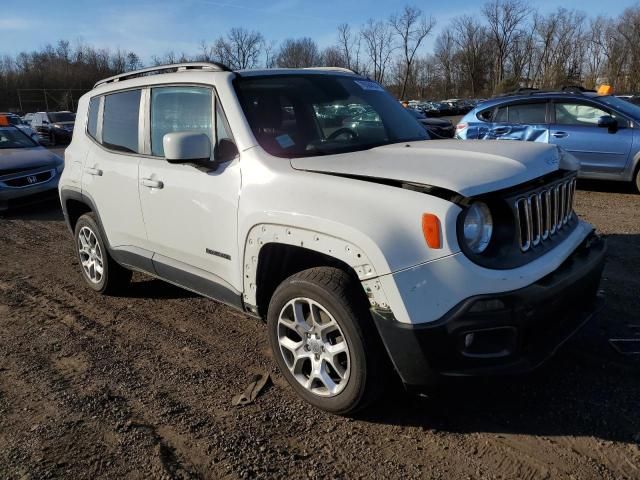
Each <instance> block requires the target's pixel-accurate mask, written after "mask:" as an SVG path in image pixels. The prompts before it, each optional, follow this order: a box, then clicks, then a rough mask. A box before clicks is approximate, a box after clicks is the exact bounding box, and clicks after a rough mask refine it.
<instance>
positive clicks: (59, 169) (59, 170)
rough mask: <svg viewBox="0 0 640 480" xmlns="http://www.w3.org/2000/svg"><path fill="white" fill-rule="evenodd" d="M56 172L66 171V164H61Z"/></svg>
mask: <svg viewBox="0 0 640 480" xmlns="http://www.w3.org/2000/svg"><path fill="white" fill-rule="evenodd" d="M56 170H57V172H58V173H62V171H63V170H64V163H61V164H60V165H58V166H57V167H56Z"/></svg>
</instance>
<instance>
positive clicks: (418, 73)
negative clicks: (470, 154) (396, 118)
mask: <svg viewBox="0 0 640 480" xmlns="http://www.w3.org/2000/svg"><path fill="white" fill-rule="evenodd" d="M435 25H436V22H435V20H434V19H433V17H431V16H429V15H427V14H426V13H425V12H423V11H422V10H421V9H420V8H418V7H415V6H410V5H407V6H405V7H404V8H402V9H401V10H400V11H398V12H397V13H395V14H393V15H391V16H390V17H388V18H385V19H370V20H368V21H367V22H366V23H364V24H363V25H351V24H349V23H343V24H340V25H338V26H337V29H336V36H335V42H334V43H333V44H332V45H329V46H327V47H325V48H320V46H319V45H318V43H317V42H316V41H315V40H313V39H312V38H292V39H287V40H284V41H283V42H281V43H280V44H276V43H275V42H273V41H269V40H267V39H266V38H265V37H264V36H263V34H262V33H260V32H258V31H253V30H248V29H246V28H243V27H236V28H232V29H230V30H229V31H228V32H227V33H226V34H225V35H223V36H221V37H219V38H217V39H215V40H214V41H213V42H207V41H202V42H201V44H200V45H199V48H198V50H197V51H195V52H180V53H176V52H166V53H164V54H163V55H159V56H153V57H151V59H150V60H149V61H147V62H146V63H147V65H146V66H153V65H161V64H167V63H176V62H185V61H217V62H221V63H224V64H225V65H227V66H229V67H230V68H232V69H247V68H256V67H268V68H271V67H292V68H300V67H313V66H336V67H344V68H349V69H352V70H355V71H357V72H358V73H361V74H364V75H367V76H369V77H370V78H372V79H374V80H376V81H378V82H380V83H382V84H384V85H385V86H386V87H387V88H389V89H390V90H391V92H392V93H393V94H395V95H396V96H398V98H401V99H442V98H450V97H475V98H478V97H487V96H490V95H492V94H495V93H501V92H505V91H510V90H513V89H515V88H518V87H536V88H557V87H561V86H564V85H582V86H585V87H587V88H593V87H595V86H596V85H598V84H601V83H608V84H610V85H612V86H613V87H614V89H615V90H616V91H617V92H637V91H640V6H639V5H636V6H633V7H630V8H627V9H626V10H625V11H624V12H623V13H622V14H620V15H619V16H617V17H604V16H597V17H589V16H587V15H586V14H585V13H584V12H581V11H577V10H568V9H565V8H561V7H560V8H558V9H557V10H556V11H553V12H550V13H541V12H539V11H537V10H535V9H532V8H530V6H529V4H528V3H525V2H524V0H489V1H488V2H487V3H485V4H484V5H483V6H482V7H481V9H480V11H479V12H476V13H475V14H467V15H461V16H458V17H456V18H454V19H452V20H451V21H450V22H448V24H446V25H444V26H443V27H442V28H441V30H440V32H439V34H438V35H437V37H435V38H433V39H432V40H433V45H434V46H433V48H432V51H427V48H426V46H425V44H426V42H427V41H428V40H429V39H430V37H431V36H432V35H433V33H434V27H435ZM143 63H144V62H143V61H142V59H141V58H140V57H139V56H138V55H137V54H136V53H135V52H134V51H133V50H122V49H117V50H109V49H98V48H94V47H92V46H90V45H86V44H83V43H76V44H74V45H72V44H71V43H70V42H68V41H67V40H60V41H58V43H57V44H56V45H47V46H45V47H44V48H42V49H40V50H38V51H32V52H22V53H19V54H17V55H15V56H10V55H4V56H3V57H2V58H1V59H0V109H2V110H7V109H11V110H18V109H19V108H20V105H19V102H18V90H21V91H22V92H23V96H22V98H24V92H25V91H27V89H35V88H40V89H42V88H46V89H50V90H51V91H56V92H61V93H60V94H56V95H54V96H57V98H58V100H57V101H58V102H59V103H64V102H67V105H68V103H69V101H71V103H73V95H74V93H73V92H79V93H81V92H82V91H86V90H88V89H90V88H91V87H92V86H93V84H94V83H95V82H96V81H97V80H99V79H101V78H104V77H108V76H111V75H115V74H118V73H122V72H126V71H131V70H135V69H138V68H141V67H143V66H145V65H143ZM58 89H59V90H58ZM64 90H67V91H68V92H66V93H65V91H64ZM79 93H78V95H79ZM37 95H39V94H38V92H36V96H37ZM70 97H71V98H70ZM59 99H62V100H59ZM28 102H32V103H36V102H37V101H35V100H28V101H27V103H28ZM30 106H31V105H30ZM38 108H43V107H42V106H38ZM68 108H69V107H68ZM22 109H23V110H26V108H25V106H24V105H22ZM32 109H33V108H32Z"/></svg>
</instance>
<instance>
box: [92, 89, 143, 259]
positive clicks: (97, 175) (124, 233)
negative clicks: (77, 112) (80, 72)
mask: <svg viewBox="0 0 640 480" xmlns="http://www.w3.org/2000/svg"><path fill="white" fill-rule="evenodd" d="M140 93H141V91H140V89H134V90H127V91H123V92H117V93H112V94H108V95H105V96H104V97H102V98H101V100H100V103H96V102H94V104H93V105H94V108H95V107H96V106H99V107H98V108H99V110H98V114H97V116H98V121H97V125H95V126H94V125H93V124H92V123H91V121H90V122H88V125H87V130H88V131H87V133H86V134H87V135H88V136H89V137H91V138H92V139H93V140H94V141H93V142H92V144H91V149H90V151H89V155H88V156H87V159H86V161H85V164H84V168H83V172H82V188H83V191H84V192H85V193H86V194H87V195H89V196H90V197H91V199H92V200H93V202H94V203H95V205H96V207H97V209H98V214H99V215H100V220H101V222H102V226H103V228H104V230H105V233H106V235H107V238H108V240H109V243H110V245H111V246H112V247H122V248H129V249H130V247H137V248H140V247H144V245H145V244H146V232H145V228H144V223H143V221H142V212H141V210H140V197H139V194H138V166H139V164H140V156H139V152H140V129H139V125H140V113H139V112H140ZM90 113H92V112H90ZM90 120H91V115H90ZM94 128H95V130H94ZM94 132H95V134H94Z"/></svg>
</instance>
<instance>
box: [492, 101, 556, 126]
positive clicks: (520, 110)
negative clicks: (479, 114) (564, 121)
mask: <svg viewBox="0 0 640 480" xmlns="http://www.w3.org/2000/svg"><path fill="white" fill-rule="evenodd" d="M546 111H547V105H546V103H520V104H518V103H516V104H513V105H506V106H504V107H500V108H498V111H497V112H496V116H495V118H494V120H493V121H494V122H498V123H523V124H532V123H534V124H535V123H545V117H546Z"/></svg>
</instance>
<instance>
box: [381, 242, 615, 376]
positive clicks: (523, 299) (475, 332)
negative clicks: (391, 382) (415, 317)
mask: <svg viewBox="0 0 640 480" xmlns="http://www.w3.org/2000/svg"><path fill="white" fill-rule="evenodd" d="M605 253H606V244H605V241H604V240H603V239H601V238H600V237H598V236H596V235H591V236H589V237H587V238H586V239H585V240H584V241H583V242H582V243H581V244H580V246H579V247H578V248H577V249H576V250H575V252H574V253H573V254H572V255H571V256H570V257H568V258H567V259H566V260H565V261H564V263H562V265H560V267H559V268H557V269H556V270H555V271H553V272H552V273H550V274H549V275H547V276H545V277H544V278H542V279H540V280H539V281H537V282H535V283H533V284H531V285H529V286H527V287H524V288H521V289H519V290H514V291H511V292H506V293H499V294H489V295H477V296H473V297H471V298H468V299H466V300H464V301H462V302H460V303H459V304H458V305H456V306H455V307H454V308H452V309H451V310H450V311H449V312H447V313H446V314H445V315H444V316H443V317H442V318H441V319H439V320H437V321H435V322H429V323H426V324H413V325H412V324H405V323H400V322H398V321H396V320H395V318H394V317H393V314H392V312H390V311H388V310H386V311H385V310H379V309H373V310H372V312H373V318H374V320H375V323H376V326H377V328H378V331H379V332H380V335H381V337H382V340H383V342H384V344H385V347H386V349H387V352H388V353H389V356H390V358H391V361H392V362H393V364H394V366H395V368H396V370H397V372H398V373H399V375H400V377H401V378H402V380H403V382H404V383H405V384H406V385H409V386H421V385H427V384H428V383H430V381H431V379H432V378H433V374H434V373H439V374H441V375H447V376H461V375H489V374H513V373H521V372H526V371H529V370H532V369H534V368H536V367H537V366H539V365H540V364H542V363H543V362H544V361H545V360H546V359H548V358H549V357H550V356H552V355H553V354H554V353H555V351H556V350H557V349H558V348H559V347H560V346H561V345H562V344H563V343H564V342H565V341H566V340H568V339H569V338H570V337H571V336H572V335H573V333H575V332H576V331H577V330H578V329H579V328H580V327H581V326H582V325H583V324H584V323H586V321H587V320H589V318H591V316H592V315H593V313H594V312H595V311H596V310H597V309H598V306H599V304H600V303H601V302H600V301H599V298H598V296H597V291H598V285H599V283H600V277H601V276H602V270H603V268H604V261H605Z"/></svg>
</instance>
